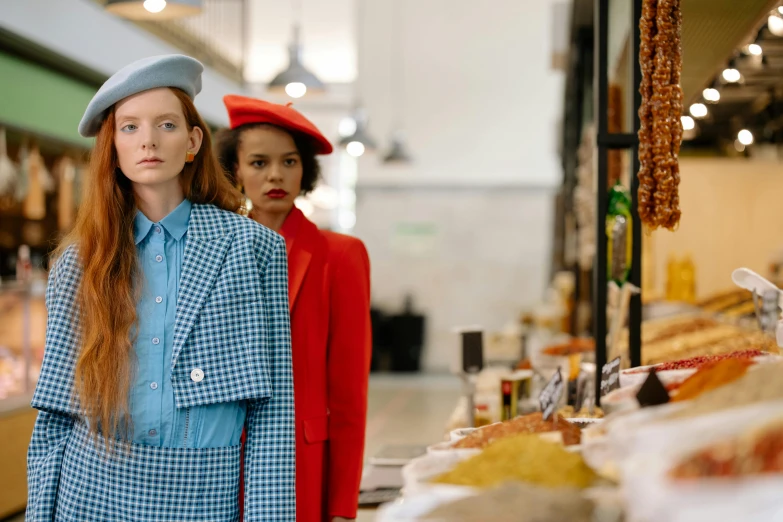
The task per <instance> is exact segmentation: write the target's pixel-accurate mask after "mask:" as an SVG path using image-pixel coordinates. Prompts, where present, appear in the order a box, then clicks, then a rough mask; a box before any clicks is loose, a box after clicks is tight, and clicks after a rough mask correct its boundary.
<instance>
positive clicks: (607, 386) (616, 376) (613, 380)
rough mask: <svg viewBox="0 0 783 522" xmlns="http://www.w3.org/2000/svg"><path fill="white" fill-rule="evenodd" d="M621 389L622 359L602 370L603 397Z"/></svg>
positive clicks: (607, 364)
mask: <svg viewBox="0 0 783 522" xmlns="http://www.w3.org/2000/svg"><path fill="white" fill-rule="evenodd" d="M619 387H620V358H619V357H618V358H616V359H613V360H611V361H609V362H608V363H606V364H604V367H603V368H602V369H601V397H603V396H604V395H606V394H607V393H609V392H610V391H613V390H616V389H618V388H619Z"/></svg>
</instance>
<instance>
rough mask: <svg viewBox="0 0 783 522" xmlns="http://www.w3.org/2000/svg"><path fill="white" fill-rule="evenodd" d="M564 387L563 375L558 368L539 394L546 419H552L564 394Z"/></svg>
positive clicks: (542, 411)
mask: <svg viewBox="0 0 783 522" xmlns="http://www.w3.org/2000/svg"><path fill="white" fill-rule="evenodd" d="M563 387H564V383H563V375H562V374H561V373H560V369H558V370H557V372H555V374H554V375H553V376H552V378H551V379H550V380H549V382H548V383H547V385H546V386H544V389H543V390H541V393H540V394H539V396H538V401H539V403H540V404H541V413H542V414H543V416H544V420H549V419H551V418H552V414H553V413H555V410H556V409H557V405H558V403H559V402H560V397H562V396H563Z"/></svg>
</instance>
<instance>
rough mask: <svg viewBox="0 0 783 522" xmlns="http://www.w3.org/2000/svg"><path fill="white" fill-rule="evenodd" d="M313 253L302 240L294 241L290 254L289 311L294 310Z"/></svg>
mask: <svg viewBox="0 0 783 522" xmlns="http://www.w3.org/2000/svg"><path fill="white" fill-rule="evenodd" d="M312 257H313V254H312V253H310V251H308V250H305V248H304V247H303V246H302V241H294V243H293V245H292V246H291V253H290V254H289V256H288V312H289V313H290V312H292V311H293V310H294V304H296V298H297V296H298V295H299V290H300V289H301V288H302V281H304V277H305V274H307V268H308V267H309V266H310V259H311V258H312Z"/></svg>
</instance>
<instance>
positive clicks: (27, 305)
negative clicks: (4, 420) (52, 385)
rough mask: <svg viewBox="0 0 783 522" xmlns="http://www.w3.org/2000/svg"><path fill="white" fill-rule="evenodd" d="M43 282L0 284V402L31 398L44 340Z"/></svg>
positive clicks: (3, 282)
mask: <svg viewBox="0 0 783 522" xmlns="http://www.w3.org/2000/svg"><path fill="white" fill-rule="evenodd" d="M45 292H46V281H45V280H43V279H41V278H35V279H32V280H30V281H24V282H20V281H10V282H9V281H2V282H0V401H5V400H8V399H12V398H15V397H19V396H26V395H31V394H32V393H33V390H34V389H35V383H36V382H37V380H38V374H39V372H40V369H41V361H42V359H43V352H44V342H45V339H46V303H45V299H44V295H45Z"/></svg>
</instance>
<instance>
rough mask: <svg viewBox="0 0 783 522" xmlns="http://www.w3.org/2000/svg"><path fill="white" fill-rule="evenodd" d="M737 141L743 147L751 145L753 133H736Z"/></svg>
mask: <svg viewBox="0 0 783 522" xmlns="http://www.w3.org/2000/svg"><path fill="white" fill-rule="evenodd" d="M737 139H738V140H739V142H740V143H742V144H743V145H753V133H752V132H750V131H749V130H748V129H742V130H741V131H739V132H738V133H737Z"/></svg>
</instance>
